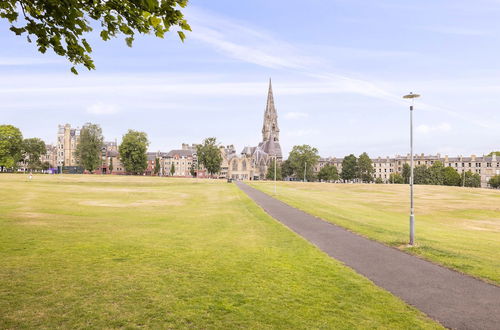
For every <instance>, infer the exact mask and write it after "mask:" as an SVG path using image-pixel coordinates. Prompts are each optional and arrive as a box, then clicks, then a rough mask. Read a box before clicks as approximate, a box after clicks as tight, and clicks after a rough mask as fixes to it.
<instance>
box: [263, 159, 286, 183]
mask: <svg viewBox="0 0 500 330" xmlns="http://www.w3.org/2000/svg"><path fill="white" fill-rule="evenodd" d="M275 164H276V180H283V176H282V174H281V166H280V164H279V163H278V162H276V163H275V162H274V160H271V164H269V167H268V168H267V173H266V179H267V180H274V166H275Z"/></svg>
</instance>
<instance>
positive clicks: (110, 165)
mask: <svg viewBox="0 0 500 330" xmlns="http://www.w3.org/2000/svg"><path fill="white" fill-rule="evenodd" d="M108 170H109V174H111V173H113V157H110V158H109V166H108Z"/></svg>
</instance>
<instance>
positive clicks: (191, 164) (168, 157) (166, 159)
mask: <svg viewBox="0 0 500 330" xmlns="http://www.w3.org/2000/svg"><path fill="white" fill-rule="evenodd" d="M161 158H162V166H161V167H162V174H163V176H167V175H168V176H175V177H184V178H191V177H193V176H192V175H191V169H192V168H196V163H195V152H194V150H193V149H191V148H186V149H184V148H182V149H174V150H170V151H169V152H168V153H166V154H165V155H164V156H163V157H161ZM172 165H173V166H174V173H173V174H172V173H171V169H172Z"/></svg>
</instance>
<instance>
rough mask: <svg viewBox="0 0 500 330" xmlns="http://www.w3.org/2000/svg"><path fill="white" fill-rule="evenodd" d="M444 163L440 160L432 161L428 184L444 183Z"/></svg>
mask: <svg viewBox="0 0 500 330" xmlns="http://www.w3.org/2000/svg"><path fill="white" fill-rule="evenodd" d="M443 171H444V165H443V163H441V162H440V161H436V162H434V164H432V166H431V167H429V176H430V177H429V179H428V182H429V183H428V184H433V185H443V184H444V172H443Z"/></svg>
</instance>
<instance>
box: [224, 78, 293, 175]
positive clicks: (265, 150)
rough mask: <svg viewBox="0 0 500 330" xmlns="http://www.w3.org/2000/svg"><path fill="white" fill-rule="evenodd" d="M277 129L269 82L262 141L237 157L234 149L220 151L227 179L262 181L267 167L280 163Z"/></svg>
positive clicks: (227, 148) (246, 148) (281, 157)
mask: <svg viewBox="0 0 500 330" xmlns="http://www.w3.org/2000/svg"><path fill="white" fill-rule="evenodd" d="M279 133H280V130H279V127H278V113H277V111H276V107H275V105H274V96H273V88H272V84H271V80H269V90H268V93H267V103H266V110H265V112H264V122H263V125H262V141H261V142H260V143H259V144H258V145H257V146H255V147H245V148H243V150H242V151H241V153H240V154H239V155H237V154H236V152H235V150H234V147H232V146H229V147H226V148H224V150H221V151H222V155H223V159H224V161H223V165H224V166H223V167H224V168H227V175H226V176H227V177H228V178H232V179H238V180H255V179H263V178H265V176H266V173H267V169H268V167H269V166H270V165H271V164H272V163H273V162H277V163H280V162H281V161H282V159H283V155H282V153H281V146H280V139H279Z"/></svg>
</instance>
